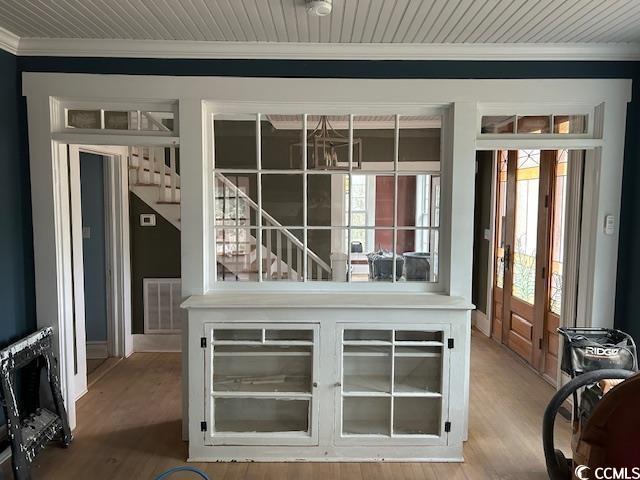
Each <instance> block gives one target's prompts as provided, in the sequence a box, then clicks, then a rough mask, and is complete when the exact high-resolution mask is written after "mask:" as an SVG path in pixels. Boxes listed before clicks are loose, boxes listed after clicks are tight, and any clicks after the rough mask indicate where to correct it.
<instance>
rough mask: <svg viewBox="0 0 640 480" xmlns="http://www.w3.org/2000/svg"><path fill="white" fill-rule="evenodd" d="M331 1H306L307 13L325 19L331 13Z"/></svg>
mask: <svg viewBox="0 0 640 480" xmlns="http://www.w3.org/2000/svg"><path fill="white" fill-rule="evenodd" d="M332 6H333V0H307V13H309V15H316V16H317V17H326V16H327V15H329V14H330V13H331V8H332Z"/></svg>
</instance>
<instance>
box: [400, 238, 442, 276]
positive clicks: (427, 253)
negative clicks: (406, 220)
mask: <svg viewBox="0 0 640 480" xmlns="http://www.w3.org/2000/svg"><path fill="white" fill-rule="evenodd" d="M396 235H397V237H396V238H397V240H396V243H397V244H396V252H397V255H398V260H397V261H398V267H399V268H400V271H399V272H398V271H397V272H396V274H397V276H398V279H399V280H401V281H409V282H436V281H437V279H438V240H439V232H438V230H437V229H427V228H420V229H403V230H398V231H397V233H396Z"/></svg>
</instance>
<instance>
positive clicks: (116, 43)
mask: <svg viewBox="0 0 640 480" xmlns="http://www.w3.org/2000/svg"><path fill="white" fill-rule="evenodd" d="M5 32H6V31H5ZM6 34H9V32H6ZM9 35H10V36H11V37H8V36H7V38H10V39H11V40H12V42H11V43H10V45H13V49H14V50H16V51H17V54H18V55H24V56H58V57H118V58H190V59H286V60H529V61H531V60H557V61H560V60H565V61H569V60H574V61H575V60H583V61H613V60H617V61H634V60H640V44H635V43H606V44H596V43H578V44H540V43H537V44H532V43H520V44H518V43H501V44H498V43H491V44H488V43H484V44H477V43H476V44H471V43H459V44H406V43H404V44H401V43H366V44H365V43H348V44H347V43H287V42H201V41H174V40H102V39H50V38H21V39H18V37H16V36H15V35H13V34H9ZM5 36H6V35H5ZM3 38H4V37H3V36H2V32H0V46H2V39H3ZM18 40H19V41H18ZM10 51H11V50H10Z"/></svg>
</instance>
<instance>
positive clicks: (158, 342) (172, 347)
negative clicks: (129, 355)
mask: <svg viewBox="0 0 640 480" xmlns="http://www.w3.org/2000/svg"><path fill="white" fill-rule="evenodd" d="M132 337H133V351H134V352H180V351H182V336H181V335H160V334H143V335H141V334H134V335H132Z"/></svg>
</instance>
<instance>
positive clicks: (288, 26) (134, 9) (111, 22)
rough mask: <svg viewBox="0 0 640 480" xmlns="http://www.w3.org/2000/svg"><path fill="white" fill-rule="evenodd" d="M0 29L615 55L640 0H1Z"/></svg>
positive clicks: (25, 37)
mask: <svg viewBox="0 0 640 480" xmlns="http://www.w3.org/2000/svg"><path fill="white" fill-rule="evenodd" d="M0 27H1V28H2V29H4V30H5V32H4V34H5V35H4V36H5V37H12V36H13V37H14V40H15V39H18V40H17V41H20V42H23V44H24V49H25V50H26V54H30V53H31V54H35V53H32V52H30V51H29V50H36V51H37V50H38V49H40V50H43V49H45V50H46V48H45V47H46V44H45V43H44V41H42V40H32V39H97V40H116V41H117V40H121V41H129V45H130V47H131V48H133V49H134V50H135V48H136V47H135V45H147V44H148V43H149V42H146V43H140V42H138V44H136V43H135V41H145V40H164V41H173V42H176V41H182V42H198V43H201V42H214V43H215V44H216V45H221V43H220V42H230V43H229V45H233V46H234V48H235V47H237V46H238V45H249V42H250V46H253V48H256V47H259V46H260V45H262V44H259V43H256V42H279V44H284V45H287V44H289V45H290V44H297V45H300V44H302V45H301V46H304V45H307V49H308V51H310V52H311V51H312V48H310V44H312V45H314V46H315V45H324V47H321V48H324V50H323V51H325V52H327V51H328V50H327V47H328V46H329V45H327V44H346V45H350V46H351V47H352V48H353V45H354V44H355V45H366V44H406V45H408V48H409V49H413V51H417V50H416V48H420V47H429V46H431V47H433V45H434V44H438V45H440V44H455V45H454V46H457V47H458V50H459V49H460V47H462V46H469V45H471V46H472V47H474V46H476V45H477V44H482V45H485V44H490V46H499V45H500V44H517V45H516V47H517V46H518V45H523V46H524V45H527V46H531V45H532V44H536V45H537V44H546V45H552V46H553V47H554V48H556V49H557V48H558V46H564V47H565V49H566V48H572V47H574V46H575V47H579V48H582V49H585V48H589V47H592V48H591V51H596V50H594V48H595V47H602V45H594V44H609V45H606V48H607V49H608V50H607V51H616V50H615V48H618V50H617V51H625V52H631V51H634V52H640V1H639V0H562V1H561V0H333V13H332V14H331V15H330V16H328V17H324V18H319V17H312V16H309V15H308V14H307V12H306V8H305V1H304V0H154V1H140V0H135V1H131V0H55V1H50V0H0ZM132 41H133V42H132ZM95 44H96V40H94V41H93V43H92V42H91V41H90V42H88V43H87V44H86V45H85V47H86V48H94V47H95ZM584 44H589V45H584ZM610 44H616V45H613V46H612V45H610ZM61 45H64V46H65V48H72V46H73V45H75V46H76V48H78V49H79V50H83V45H82V44H80V43H78V42H76V43H75V44H74V43H72V42H70V41H65V42H64V43H63V42H61V41H57V43H56V42H55V41H54V42H53V43H51V46H52V48H53V49H54V50H55V48H57V47H60V46H61ZM92 45H93V46H94V47H92ZM103 45H104V42H103ZM115 45H116V46H117V45H118V43H117V42H116V43H115ZM156 45H157V44H156ZM399 46H401V45H395V46H393V45H392V46H389V48H392V47H396V49H397V47H399ZM416 46H417V47H416ZM538 46H539V45H538ZM95 48H97V47H95ZM198 48H203V47H202V46H199V47H198ZM270 48H273V46H270ZM287 48H290V47H287ZM475 48H477V47H475ZM17 49H22V45H21V46H19V48H17ZM354 51H355V50H354ZM389 51H392V50H389ZM523 51H524V50H523ZM565 51H566V50H565ZM585 51H587V50H585ZM602 51H605V50H602ZM39 53H42V52H39ZM334 53H335V54H337V55H339V52H337V51H335V49H334ZM69 54H70V53H69Z"/></svg>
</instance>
